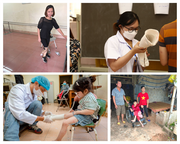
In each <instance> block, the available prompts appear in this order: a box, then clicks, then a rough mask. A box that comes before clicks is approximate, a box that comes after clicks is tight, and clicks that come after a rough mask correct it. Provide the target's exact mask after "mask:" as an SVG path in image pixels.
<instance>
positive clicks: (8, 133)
mask: <svg viewBox="0 0 180 144" xmlns="http://www.w3.org/2000/svg"><path fill="white" fill-rule="evenodd" d="M4 119H5V123H4V130H3V131H4V141H19V127H20V124H19V120H17V119H16V118H15V117H14V116H13V114H12V113H11V111H10V109H9V105H8V102H6V103H5V115H4Z"/></svg>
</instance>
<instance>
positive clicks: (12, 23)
mask: <svg viewBox="0 0 180 144" xmlns="http://www.w3.org/2000/svg"><path fill="white" fill-rule="evenodd" d="M3 24H9V25H21V26H37V24H34V23H22V22H10V21H3ZM60 28H64V29H67V26H64V25H60Z"/></svg>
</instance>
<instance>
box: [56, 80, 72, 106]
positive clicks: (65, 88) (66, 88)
mask: <svg viewBox="0 0 180 144" xmlns="http://www.w3.org/2000/svg"><path fill="white" fill-rule="evenodd" d="M60 89H61V92H60V94H59V95H61V96H62V95H63V94H65V93H66V92H67V91H68V90H69V85H68V84H67V82H66V80H64V81H63V84H62V86H61V87H60ZM59 95H58V97H57V99H59V98H60V97H59ZM65 98H68V94H66V95H65ZM58 103H59V104H60V102H59V101H58ZM60 106H63V107H65V106H66V103H65V101H64V100H63V101H62V103H61V105H60Z"/></svg>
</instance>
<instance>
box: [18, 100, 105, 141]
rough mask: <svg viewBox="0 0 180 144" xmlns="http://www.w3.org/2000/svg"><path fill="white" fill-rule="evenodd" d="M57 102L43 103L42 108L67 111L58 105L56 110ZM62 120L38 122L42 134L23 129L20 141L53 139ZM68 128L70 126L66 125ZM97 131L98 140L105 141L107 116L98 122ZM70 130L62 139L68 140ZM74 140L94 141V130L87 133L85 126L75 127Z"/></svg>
mask: <svg viewBox="0 0 180 144" xmlns="http://www.w3.org/2000/svg"><path fill="white" fill-rule="evenodd" d="M56 109H57V103H52V104H50V105H47V104H45V105H44V106H43V110H45V111H46V110H47V111H51V112H52V113H53V114H63V113H67V112H68V111H69V110H70V108H68V107H66V108H63V107H60V108H59V110H58V111H57V112H56ZM62 122H63V120H59V121H55V122H53V123H51V124H47V123H44V122H38V127H40V128H41V129H42V130H43V133H42V134H35V133H33V132H31V131H29V130H26V131H24V132H23V133H22V134H21V137H20V141H36V140H38V141H53V140H55V139H56V137H57V136H58V134H59V131H60V129H61V125H62ZM68 129H70V126H69V127H68ZM96 130H97V133H98V140H99V141H107V139H108V138H107V137H108V131H107V118H106V117H102V119H101V121H100V124H99V126H98V127H96ZM70 138H71V132H70V131H69V130H68V131H67V133H66V135H65V136H64V138H63V141H70ZM73 140H74V141H95V134H94V132H90V133H87V132H86V130H85V128H82V127H77V128H75V131H74V138H73Z"/></svg>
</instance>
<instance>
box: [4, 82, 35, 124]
mask: <svg viewBox="0 0 180 144" xmlns="http://www.w3.org/2000/svg"><path fill="white" fill-rule="evenodd" d="M34 100H37V96H36V95H34V97H33V95H32V94H31V91H30V83H28V84H25V85H24V84H17V85H15V86H14V87H12V88H11V91H10V93H9V95H8V99H7V102H8V104H9V109H10V111H11V113H12V114H13V116H14V117H15V118H16V119H18V120H20V121H23V122H25V123H29V124H33V123H34V122H35V120H36V119H37V116H36V115H33V114H31V113H29V112H28V111H26V109H27V108H28V107H29V105H30V104H31V103H32V102H33V101H34Z"/></svg>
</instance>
